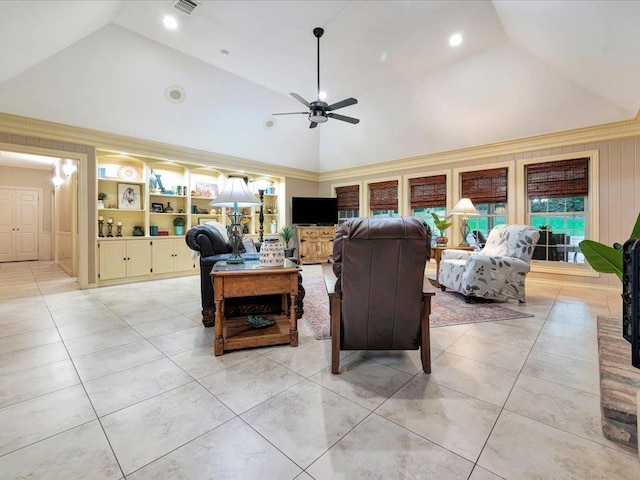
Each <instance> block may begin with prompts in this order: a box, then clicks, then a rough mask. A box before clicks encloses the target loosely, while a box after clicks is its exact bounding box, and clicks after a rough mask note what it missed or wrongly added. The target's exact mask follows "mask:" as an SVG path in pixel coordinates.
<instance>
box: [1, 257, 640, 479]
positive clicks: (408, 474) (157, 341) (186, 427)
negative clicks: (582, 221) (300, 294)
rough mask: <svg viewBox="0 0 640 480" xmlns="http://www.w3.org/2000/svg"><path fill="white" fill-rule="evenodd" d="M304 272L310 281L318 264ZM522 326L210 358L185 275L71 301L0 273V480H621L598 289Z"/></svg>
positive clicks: (37, 273) (574, 294)
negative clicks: (604, 410)
mask: <svg viewBox="0 0 640 480" xmlns="http://www.w3.org/2000/svg"><path fill="white" fill-rule="evenodd" d="M304 275H305V276H310V275H319V268H318V267H317V266H311V267H305V271H304ZM528 288H529V291H528V302H527V304H526V306H524V307H520V306H519V305H517V304H514V303H510V304H509V306H510V307H512V308H523V309H524V310H526V311H528V312H530V313H534V314H535V317H534V318H524V319H518V320H507V321H501V322H492V323H478V324H471V325H459V326H450V327H440V328H436V329H433V330H432V333H431V336H432V351H433V358H434V360H433V373H432V374H431V375H425V374H424V373H422V371H421V370H420V367H419V365H420V361H419V356H418V352H388V353H386V352H344V353H343V361H342V373H341V374H340V375H338V376H335V375H331V374H330V372H329V367H328V366H329V362H330V343H329V341H328V340H327V341H318V340H315V339H314V338H313V337H312V335H311V334H310V332H309V330H308V329H307V327H306V326H305V324H304V322H301V323H300V324H299V325H300V328H299V330H300V345H299V347H298V348H291V347H289V346H279V347H270V348H261V349H253V350H241V351H236V352H231V353H228V354H225V355H223V356H221V357H214V356H213V352H212V329H204V328H203V327H202V325H201V324H200V313H199V310H200V306H199V302H200V298H199V290H198V289H199V281H198V278H197V277H195V276H193V277H185V278H178V279H171V280H161V281H154V282H146V283H137V284H130V285H124V286H114V287H105V288H100V289H93V290H84V291H82V290H78V288H77V285H76V284H75V283H74V281H73V279H70V278H69V277H67V276H66V275H65V274H64V273H63V272H62V271H60V270H59V269H58V268H57V267H56V266H55V265H54V264H52V263H51V262H28V263H9V264H6V263H5V264H0V425H1V428H0V472H2V474H1V475H0V476H1V477H2V478H3V479H9V478H38V479H44V478H47V479H49V478H51V479H64V480H69V479H74V478H78V479H122V478H127V479H136V480H137V479H165V478H166V479H172V480H174V479H190V480H191V479H199V478H216V479H277V480H282V479H293V478H297V479H307V480H308V479H316V480H324V479H336V478H341V479H370V478H380V479H385V480H387V479H394V478H403V479H419V478H424V479H447V480H449V479H471V480H481V479H482V480H491V479H499V478H504V479H526V478H531V479H554V480H558V479H565V478H567V479H636V480H637V479H638V478H640V464H639V462H638V458H637V455H636V453H635V452H629V451H627V450H625V449H624V448H622V447H620V446H618V445H616V444H614V443H612V442H609V441H607V440H606V439H605V438H604V437H603V435H602V433H601V428H600V412H599V397H598V395H599V389H598V368H597V362H598V358H597V348H596V329H595V324H596V315H597V314H599V313H601V314H612V315H619V314H620V312H619V305H618V304H619V302H620V299H619V298H620V297H619V294H617V293H616V292H609V293H605V292H599V291H597V290H585V289H581V288H577V287H571V286H561V285H551V284H545V283H543V282H536V281H533V280H531V281H528Z"/></svg>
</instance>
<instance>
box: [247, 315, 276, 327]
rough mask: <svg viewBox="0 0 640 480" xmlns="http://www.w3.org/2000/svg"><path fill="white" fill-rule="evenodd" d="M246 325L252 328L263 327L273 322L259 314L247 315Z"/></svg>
mask: <svg viewBox="0 0 640 480" xmlns="http://www.w3.org/2000/svg"><path fill="white" fill-rule="evenodd" d="M246 321H247V325H249V326H250V327H253V328H264V327H268V326H269V325H273V324H274V323H275V322H274V321H273V320H271V319H270V318H268V317H262V316H259V315H249V316H248V317H247V320H246Z"/></svg>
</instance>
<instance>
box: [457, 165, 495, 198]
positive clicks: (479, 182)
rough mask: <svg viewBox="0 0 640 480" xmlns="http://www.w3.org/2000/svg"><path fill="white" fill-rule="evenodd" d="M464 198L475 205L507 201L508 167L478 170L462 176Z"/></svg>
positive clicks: (464, 173)
mask: <svg viewBox="0 0 640 480" xmlns="http://www.w3.org/2000/svg"><path fill="white" fill-rule="evenodd" d="M460 180H461V183H462V197H466V198H470V199H471V201H472V202H473V203H501V202H506V201H507V167H504V168H494V169H492V170H478V171H474V172H463V173H461V174H460Z"/></svg>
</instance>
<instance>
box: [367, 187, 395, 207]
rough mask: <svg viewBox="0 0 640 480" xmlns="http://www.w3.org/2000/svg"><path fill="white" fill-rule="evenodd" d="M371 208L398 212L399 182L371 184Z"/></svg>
mask: <svg viewBox="0 0 640 480" xmlns="http://www.w3.org/2000/svg"><path fill="white" fill-rule="evenodd" d="M369 207H370V208H371V210H397V209H398V181H397V180H393V181H390V182H378V183H370V184H369Z"/></svg>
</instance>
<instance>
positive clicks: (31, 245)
mask: <svg viewBox="0 0 640 480" xmlns="http://www.w3.org/2000/svg"><path fill="white" fill-rule="evenodd" d="M16 197H17V203H16V222H15V226H16V260H37V259H38V192H37V191H35V190H16Z"/></svg>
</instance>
